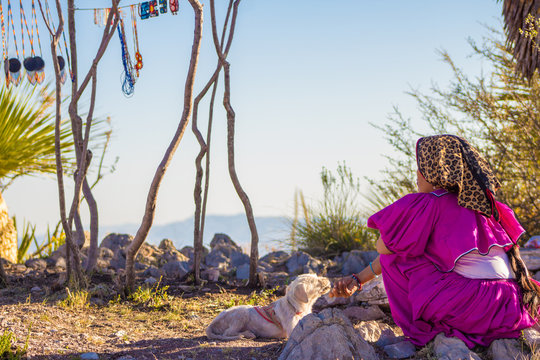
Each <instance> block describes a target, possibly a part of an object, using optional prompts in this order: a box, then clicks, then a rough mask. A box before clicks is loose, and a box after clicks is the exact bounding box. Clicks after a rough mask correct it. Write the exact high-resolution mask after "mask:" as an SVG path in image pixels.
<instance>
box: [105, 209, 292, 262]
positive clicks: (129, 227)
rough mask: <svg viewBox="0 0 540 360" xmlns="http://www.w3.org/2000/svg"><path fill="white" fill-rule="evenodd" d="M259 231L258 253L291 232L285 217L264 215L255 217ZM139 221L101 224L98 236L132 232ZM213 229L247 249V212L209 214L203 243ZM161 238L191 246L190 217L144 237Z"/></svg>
mask: <svg viewBox="0 0 540 360" xmlns="http://www.w3.org/2000/svg"><path fill="white" fill-rule="evenodd" d="M255 223H256V224H257V232H258V234H259V253H260V254H261V255H263V254H265V253H267V252H270V251H272V249H279V248H283V247H284V246H283V245H282V244H281V243H280V242H281V241H283V240H286V239H287V237H288V234H289V233H290V224H289V222H288V220H287V218H285V217H278V216H265V217H257V218H256V219H255ZM138 228H139V224H123V225H113V226H102V227H101V228H100V229H99V232H100V235H99V237H100V239H103V238H104V237H105V235H106V234H108V233H123V234H131V235H133V236H135V233H136V232H137V229H138ZM215 233H225V234H227V235H229V236H230V237H231V239H233V240H234V241H235V242H236V243H237V244H238V245H240V246H241V247H242V248H243V249H244V251H246V252H247V253H249V247H250V243H251V233H250V231H249V226H248V223H247V220H246V216H245V215H243V214H240V215H208V216H207V217H206V223H205V226H204V237H203V242H204V245H206V246H208V245H209V244H210V241H211V240H212V237H213V236H214V234H215ZM163 239H171V240H172V241H173V243H174V245H175V246H176V247H177V248H182V247H183V246H185V245H191V246H193V218H190V219H186V220H183V221H177V222H173V223H169V224H162V225H154V226H152V228H151V229H150V232H149V233H148V238H147V241H148V243H150V244H154V245H157V244H159V242H160V241H161V240H163Z"/></svg>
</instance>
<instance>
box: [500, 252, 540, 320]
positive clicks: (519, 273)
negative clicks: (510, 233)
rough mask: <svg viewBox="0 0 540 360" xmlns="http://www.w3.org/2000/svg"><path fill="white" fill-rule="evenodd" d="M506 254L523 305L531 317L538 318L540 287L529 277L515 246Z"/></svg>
mask: <svg viewBox="0 0 540 360" xmlns="http://www.w3.org/2000/svg"><path fill="white" fill-rule="evenodd" d="M506 254H508V259H509V260H510V266H511V267H512V270H513V271H514V274H515V275H516V280H517V283H518V286H519V288H520V290H521V299H522V302H523V305H525V307H526V308H527V310H528V311H529V314H530V315H531V317H532V318H533V319H536V318H537V317H538V307H539V306H540V286H538V284H537V283H536V282H535V281H533V280H532V279H531V277H530V276H529V272H528V271H527V267H526V266H525V262H523V259H522V258H521V255H520V254H519V247H518V246H517V245H516V246H512V248H511V249H510V250H508V251H507V252H506Z"/></svg>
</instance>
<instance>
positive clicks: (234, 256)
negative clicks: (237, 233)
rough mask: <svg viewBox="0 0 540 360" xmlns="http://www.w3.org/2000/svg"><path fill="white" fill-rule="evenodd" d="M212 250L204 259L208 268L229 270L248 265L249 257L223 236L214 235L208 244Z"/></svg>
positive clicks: (228, 238)
mask: <svg viewBox="0 0 540 360" xmlns="http://www.w3.org/2000/svg"><path fill="white" fill-rule="evenodd" d="M210 248H211V249H212V250H211V251H210V252H209V253H208V255H206V257H205V258H204V262H205V264H206V265H207V266H208V267H213V268H218V269H222V270H229V269H230V268H238V267H239V266H241V265H243V264H246V263H249V256H248V255H246V254H244V253H243V252H242V248H241V247H240V246H238V245H236V243H235V242H234V241H232V240H231V238H230V237H228V236H227V235H225V234H216V235H214V238H213V239H212V241H211V242H210Z"/></svg>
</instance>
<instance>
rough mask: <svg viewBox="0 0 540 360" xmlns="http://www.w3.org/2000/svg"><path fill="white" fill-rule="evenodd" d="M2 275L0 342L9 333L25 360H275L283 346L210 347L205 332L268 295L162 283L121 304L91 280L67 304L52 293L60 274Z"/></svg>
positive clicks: (107, 282) (62, 295)
mask: <svg viewBox="0 0 540 360" xmlns="http://www.w3.org/2000/svg"><path fill="white" fill-rule="evenodd" d="M7 270H8V275H9V278H10V286H9V287H8V288H6V289H2V290H0V330H1V332H0V335H1V334H2V333H4V331H6V330H7V331H11V332H12V333H13V334H14V340H15V342H14V343H15V345H16V346H17V347H18V348H19V349H21V348H23V347H24V346H25V343H26V342H27V344H28V347H27V350H26V357H27V358H28V359H58V360H64V359H65V360H67V359H70V360H71V359H78V358H79V355H80V354H81V353H86V352H95V353H97V354H98V355H99V359H119V358H122V357H123V359H130V356H131V357H132V358H134V359H249V360H251V359H277V358H278V357H279V354H280V352H281V350H282V348H283V346H285V341H282V340H261V339H256V340H239V341H230V342H215V341H209V340H208V339H207V338H206V335H205V332H204V330H205V328H206V326H207V325H208V324H209V323H210V322H211V321H212V319H213V318H214V317H215V316H216V315H217V314H218V313H219V312H221V311H222V310H224V309H226V308H228V307H230V306H234V305H240V304H253V303H257V304H260V305H264V304H267V303H269V302H271V301H273V300H274V299H276V295H271V291H266V292H263V293H262V294H261V293H253V290H249V289H246V288H243V287H235V286H228V285H224V284H221V285H217V284H208V285H207V286H204V287H200V288H195V287H192V286H189V285H185V284H177V283H173V282H168V283H162V284H160V286H159V288H157V287H153V288H150V289H148V290H146V291H139V292H137V293H136V294H138V295H139V297H138V298H134V299H130V300H126V299H121V298H120V297H118V295H117V292H115V290H114V285H113V284H114V279H113V278H111V277H110V276H97V277H94V278H93V279H92V284H91V285H90V287H89V295H90V299H89V300H88V298H86V297H85V293H84V292H83V293H72V294H71V297H68V296H67V293H66V291H65V290H64V289H59V290H56V291H54V290H55V286H56V285H55V284H57V282H58V280H59V277H60V274H57V273H51V272H49V271H48V270H45V272H41V273H34V274H32V273H29V274H22V273H21V274H18V273H17V272H16V271H10V269H7ZM35 287H39V288H40V291H37V290H38V289H36V288H35ZM32 288H34V291H32ZM156 289H158V290H156ZM164 289H165V290H164ZM66 298H67V299H66Z"/></svg>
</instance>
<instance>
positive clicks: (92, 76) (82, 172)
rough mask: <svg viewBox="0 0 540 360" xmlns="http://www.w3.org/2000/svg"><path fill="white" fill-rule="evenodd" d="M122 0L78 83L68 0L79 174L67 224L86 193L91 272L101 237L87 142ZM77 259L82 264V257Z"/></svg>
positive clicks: (71, 9) (73, 121) (115, 1)
mask: <svg viewBox="0 0 540 360" xmlns="http://www.w3.org/2000/svg"><path fill="white" fill-rule="evenodd" d="M119 2H120V0H112V1H111V11H110V13H109V17H108V19H107V25H106V26H105V29H104V31H103V35H102V39H101V43H100V46H99V48H98V51H97V53H96V56H95V58H94V60H93V62H92V66H91V67H90V69H89V70H88V73H87V74H86V77H85V79H84V80H83V83H82V85H81V86H80V87H79V86H78V61H77V45H76V27H75V16H74V14H75V12H74V0H68V17H69V38H70V52H71V64H72V71H73V78H72V90H71V91H72V96H71V102H70V104H69V115H70V119H71V125H72V130H73V136H74V142H75V154H76V157H77V177H76V179H75V190H74V194H73V201H72V204H71V210H70V214H69V219H68V223H69V225H71V221H72V219H73V217H74V216H76V215H75V214H78V213H79V207H80V202H81V192H83V193H84V196H85V198H86V199H87V203H88V206H89V208H90V217H91V218H90V245H91V249H90V250H91V251H90V252H89V254H88V255H89V256H88V260H87V263H86V270H87V271H90V270H92V268H93V267H94V265H95V263H96V261H97V239H98V229H97V224H98V219H97V216H98V212H97V204H96V202H95V199H94V197H93V195H92V192H91V188H90V186H88V181H87V179H86V173H87V170H88V168H89V166H90V161H91V159H92V153H91V151H89V150H88V142H89V139H90V129H91V126H92V120H93V113H94V107H95V100H96V88H97V85H96V80H97V66H98V63H99V61H100V60H101V57H102V56H103V54H104V53H105V50H106V48H107V46H108V44H109V42H110V40H111V38H112V36H113V35H114V32H115V30H116V25H117V24H118V21H119V19H120V17H119V13H118V4H119ZM90 80H91V81H92V90H91V96H90V108H89V111H88V116H87V119H86V126H85V129H84V135H83V123H82V119H81V117H80V116H79V114H78V101H79V99H80V97H81V95H82V94H83V93H84V91H85V90H86V87H87V86H88V84H89V82H90ZM82 236H84V230H82ZM75 262H78V263H79V265H78V266H80V260H79V261H75Z"/></svg>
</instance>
